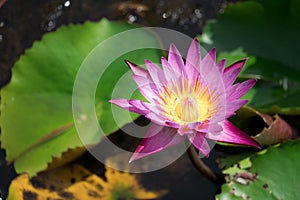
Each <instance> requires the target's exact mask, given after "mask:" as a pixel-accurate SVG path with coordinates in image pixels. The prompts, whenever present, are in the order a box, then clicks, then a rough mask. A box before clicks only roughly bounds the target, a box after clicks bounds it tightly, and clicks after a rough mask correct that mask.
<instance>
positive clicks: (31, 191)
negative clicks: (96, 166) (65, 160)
mask: <svg viewBox="0 0 300 200" xmlns="http://www.w3.org/2000/svg"><path fill="white" fill-rule="evenodd" d="M105 176H106V180H105V181H104V180H103V179H101V178H100V177H98V176H97V175H95V174H92V173H91V172H90V171H88V170H87V169H85V168H84V167H82V166H80V165H76V164H74V165H68V166H65V167H62V168H57V169H54V170H51V171H48V172H44V173H40V174H39V175H38V176H37V177H34V178H29V176H28V175H27V174H22V175H20V176H18V177H17V178H16V179H14V180H13V181H12V184H11V186H10V188H9V196H8V200H15V199H18V200H22V199H24V200H25V199H33V198H35V199H75V200H76V199H78V200H81V199H86V200H94V199H95V200H96V199H103V200H118V199H128V200H129V199H156V198H158V197H159V196H161V195H163V194H164V192H156V191H147V190H146V189H144V188H143V187H142V186H140V185H139V183H138V181H137V179H136V178H135V176H134V175H131V174H127V173H121V172H118V171H115V170H113V169H110V168H106V173H105Z"/></svg>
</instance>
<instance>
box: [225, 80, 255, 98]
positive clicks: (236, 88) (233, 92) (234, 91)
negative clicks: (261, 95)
mask: <svg viewBox="0 0 300 200" xmlns="http://www.w3.org/2000/svg"><path fill="white" fill-rule="evenodd" d="M255 83H256V79H250V80H247V81H244V82H242V83H237V84H235V85H233V86H232V87H230V88H228V89H227V101H233V100H236V99H239V98H240V97H242V96H243V95H244V94H245V93H246V92H248V90H250V89H251V88H252V87H253V86H254V85H255Z"/></svg>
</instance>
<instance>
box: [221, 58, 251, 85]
mask: <svg viewBox="0 0 300 200" xmlns="http://www.w3.org/2000/svg"><path fill="white" fill-rule="evenodd" d="M246 61H247V59H246V58H245V59H242V60H239V61H237V62H235V63H233V64H232V65H230V66H229V67H227V68H226V69H225V71H224V74H223V80H224V84H225V87H226V88H228V87H229V86H231V85H232V84H233V82H234V81H235V80H236V78H237V76H238V75H239V73H240V72H241V70H242V68H243V66H244V65H245V63H246Z"/></svg>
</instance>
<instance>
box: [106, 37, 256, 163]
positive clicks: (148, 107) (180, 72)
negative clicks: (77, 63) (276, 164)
mask: <svg viewBox="0 0 300 200" xmlns="http://www.w3.org/2000/svg"><path fill="white" fill-rule="evenodd" d="M246 60H247V59H242V60H239V61H237V62H235V63H234V64H232V65H230V66H229V67H227V68H225V61H226V60H225V59H223V60H221V61H220V62H218V63H216V51H215V49H212V50H211V51H210V52H208V53H207V54H206V56H205V57H204V58H203V59H201V52H200V44H199V42H198V40H197V38H195V39H194V40H193V41H192V43H191V46H190V48H189V50H188V53H187V57H186V62H185V63H184V60H183V58H182V56H181V55H180V53H179V51H178V50H177V48H176V47H175V46H174V45H173V44H171V45H170V49H169V55H168V60H167V59H165V58H163V57H162V58H161V64H162V68H161V67H159V66H157V65H156V64H154V63H152V62H150V61H148V60H146V61H145V63H146V66H147V70H146V69H143V68H141V67H139V66H137V65H135V64H133V63H131V62H129V61H126V63H127V64H128V65H129V67H130V68H131V70H132V72H133V75H132V78H133V79H134V81H135V82H136V83H137V84H138V86H139V91H140V92H141V93H142V95H143V96H144V97H145V98H146V99H147V101H148V102H144V101H141V100H127V99H114V100H110V102H111V103H113V104H115V105H117V106H119V107H121V108H124V109H126V110H129V111H131V112H135V113H138V114H141V115H144V116H145V117H147V118H148V119H150V120H151V122H152V124H151V126H150V127H149V129H148V131H147V134H146V136H145V138H144V139H143V140H142V141H141V143H140V144H139V146H138V147H137V149H136V150H135V152H134V154H133V155H132V157H131V159H130V161H129V162H132V161H133V160H136V159H139V158H142V157H144V156H147V155H150V154H153V153H156V152H159V151H161V150H164V149H166V148H168V147H171V146H174V145H176V144H178V143H180V142H182V141H184V140H187V139H188V140H189V141H190V142H191V143H192V144H193V145H194V146H195V147H196V148H197V149H198V150H199V151H200V152H201V153H202V154H203V155H205V156H208V155H209V152H210V150H211V149H210V146H209V144H208V142H207V141H208V140H214V141H220V142H227V143H233V144H242V145H248V146H253V147H258V148H259V147H260V145H259V144H258V143H257V142H256V141H255V140H253V139H252V138H251V137H249V136H248V135H247V134H245V133H243V132H242V131H241V130H239V129H238V128H237V127H235V126H234V125H233V124H232V123H230V122H229V121H228V120H227V118H229V117H230V116H232V115H234V114H235V111H236V110H238V109H239V108H240V107H242V106H243V105H244V104H246V103H247V100H243V99H239V98H240V97H241V96H243V95H244V94H245V93H246V92H247V91H248V90H249V89H250V88H251V87H252V86H253V85H254V84H255V83H256V80H255V79H250V80H247V81H244V82H242V83H235V84H234V81H235V80H236V78H237V76H238V74H239V73H240V71H241V69H242V67H243V65H244V64H245V62H246Z"/></svg>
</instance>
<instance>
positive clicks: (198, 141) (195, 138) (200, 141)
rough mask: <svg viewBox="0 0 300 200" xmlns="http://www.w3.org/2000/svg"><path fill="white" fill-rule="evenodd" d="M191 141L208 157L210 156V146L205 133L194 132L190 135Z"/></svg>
mask: <svg viewBox="0 0 300 200" xmlns="http://www.w3.org/2000/svg"><path fill="white" fill-rule="evenodd" d="M188 138H189V140H190V141H191V143H192V144H193V145H194V146H195V147H196V148H197V149H198V150H199V151H200V152H201V153H202V154H203V155H204V156H206V157H208V156H209V152H210V147H209V145H208V143H207V141H206V139H205V136H204V134H202V133H194V134H190V135H188Z"/></svg>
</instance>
